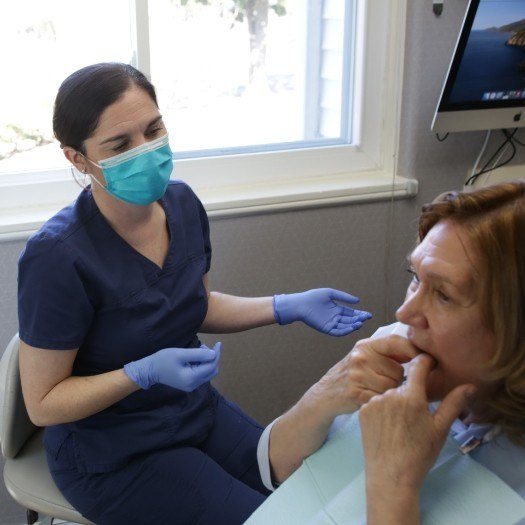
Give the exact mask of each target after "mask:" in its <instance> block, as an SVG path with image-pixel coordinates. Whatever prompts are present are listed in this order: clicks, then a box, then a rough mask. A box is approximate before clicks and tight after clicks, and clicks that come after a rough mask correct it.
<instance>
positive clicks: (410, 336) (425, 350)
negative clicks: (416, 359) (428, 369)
mask: <svg viewBox="0 0 525 525" xmlns="http://www.w3.org/2000/svg"><path fill="white" fill-rule="evenodd" d="M407 338H408V340H409V341H410V342H411V343H412V344H413V345H414V346H415V347H416V348H417V349H418V350H419V351H420V352H423V353H424V354H428V355H429V356H431V357H432V358H433V359H434V360H435V361H436V365H437V364H439V361H438V359H437V357H436V356H435V355H434V354H433V353H432V352H429V351H428V348H427V345H424V344H421V343H420V342H419V341H418V338H417V337H416V336H415V335H414V332H413V330H412V329H411V328H409V329H408V333H407Z"/></svg>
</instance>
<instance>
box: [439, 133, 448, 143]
mask: <svg viewBox="0 0 525 525" xmlns="http://www.w3.org/2000/svg"><path fill="white" fill-rule="evenodd" d="M449 135H450V133H445V136H444V137H443V138H441V137H440V136H439V133H436V138H437V139H438V140H439V142H445V140H447V139H448V136H449Z"/></svg>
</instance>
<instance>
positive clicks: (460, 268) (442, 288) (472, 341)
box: [397, 221, 495, 401]
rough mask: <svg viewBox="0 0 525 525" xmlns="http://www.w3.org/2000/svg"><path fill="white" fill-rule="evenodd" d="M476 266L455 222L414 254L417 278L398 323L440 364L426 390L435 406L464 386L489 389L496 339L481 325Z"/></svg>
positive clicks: (446, 224) (445, 224)
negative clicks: (485, 374)
mask: <svg viewBox="0 0 525 525" xmlns="http://www.w3.org/2000/svg"><path fill="white" fill-rule="evenodd" d="M476 262H477V259H476V256H475V255H474V250H472V249H470V243H469V239H468V237H467V234H466V232H465V231H463V230H462V229H461V227H459V226H457V225H455V224H454V223H453V222H451V221H441V222H439V223H437V224H436V225H435V226H434V227H433V228H432V229H431V230H430V231H429V232H428V234H427V236H426V237H425V238H424V239H423V242H422V243H421V244H420V245H419V246H418V247H417V248H416V249H415V250H414V251H413V252H412V255H411V269H412V270H413V272H414V274H413V279H412V282H411V283H410V285H409V287H408V291H407V295H406V298H405V302H404V303H403V304H402V305H401V307H400V308H399V309H398V310H397V318H398V320H399V321H401V322H402V323H405V324H407V325H409V332H408V337H409V339H410V340H411V342H412V343H413V344H414V345H415V346H417V347H418V348H419V349H420V350H422V351H423V352H426V353H428V354H430V355H431V356H432V357H434V359H435V360H436V361H437V365H436V367H435V369H434V370H433V371H432V372H431V374H430V377H429V384H428V390H427V391H428V395H429V399H430V400H432V401H437V400H439V399H443V397H445V396H446V394H447V393H448V392H450V391H451V390H452V389H453V388H454V387H456V386H458V385H461V384H465V383H473V384H476V385H477V386H478V387H486V385H485V384H484V382H483V380H482V377H483V372H484V371H485V370H486V364H487V361H488V359H489V358H490V357H491V356H492V355H493V352H494V350H495V337H494V334H493V333H492V332H491V331H490V330H488V329H487V328H486V327H485V326H484V325H483V322H482V316H481V308H480V304H479V299H478V295H479V294H478V289H477V287H476V281H477V280H478V279H479V274H478V273H477V271H476Z"/></svg>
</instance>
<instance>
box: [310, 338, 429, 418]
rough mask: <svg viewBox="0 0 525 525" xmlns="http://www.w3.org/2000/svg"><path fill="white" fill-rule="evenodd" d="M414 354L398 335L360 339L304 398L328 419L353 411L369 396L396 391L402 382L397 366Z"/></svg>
mask: <svg viewBox="0 0 525 525" xmlns="http://www.w3.org/2000/svg"><path fill="white" fill-rule="evenodd" d="M418 354H419V351H418V350H417V348H416V347H415V346H414V345H413V344H412V343H411V342H410V341H409V340H408V339H406V338H404V337H400V336H398V335H391V336H388V337H382V338H376V339H363V340H361V341H358V342H357V343H356V345H355V346H354V348H353V350H352V351H351V352H350V353H349V354H348V355H347V356H346V357H345V358H343V359H342V360H341V361H339V362H338V363H337V364H335V365H334V366H333V367H332V368H331V369H330V370H329V371H328V372H327V373H326V374H325V375H324V376H323V377H322V378H321V379H320V380H319V381H318V382H317V383H316V384H315V385H313V386H312V387H311V388H310V390H309V391H308V392H307V393H306V395H305V396H307V397H309V398H310V400H312V399H313V400H314V403H315V404H317V405H318V406H319V409H320V410H322V411H323V412H324V413H325V415H330V416H331V417H336V416H338V415H339V414H345V413H350V412H355V411H356V410H358V409H359V408H360V407H361V406H362V405H364V404H365V403H367V402H368V401H369V400H370V399H371V398H372V397H373V396H376V395H378V394H383V393H384V392H386V391H387V390H389V389H392V388H397V387H398V386H399V385H400V384H401V382H402V380H403V367H402V366H401V363H406V362H408V361H410V360H411V359H413V358H414V357H416V356H417V355H418Z"/></svg>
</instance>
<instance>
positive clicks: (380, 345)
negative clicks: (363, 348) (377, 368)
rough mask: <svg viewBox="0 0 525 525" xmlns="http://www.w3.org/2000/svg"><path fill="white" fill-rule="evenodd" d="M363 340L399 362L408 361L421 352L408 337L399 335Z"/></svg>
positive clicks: (375, 349) (380, 352) (376, 350)
mask: <svg viewBox="0 0 525 525" xmlns="http://www.w3.org/2000/svg"><path fill="white" fill-rule="evenodd" d="M363 342H364V343H366V344H369V345H370V346H371V347H372V348H373V350H374V351H375V352H377V353H379V354H381V355H384V356H386V357H389V358H390V359H393V360H394V361H397V362H398V363H408V362H409V361H411V360H412V359H414V358H415V357H416V356H418V355H419V354H420V353H421V352H420V351H419V350H418V349H417V348H416V347H415V346H414V345H413V344H412V343H411V342H410V341H409V340H408V339H407V338H406V337H401V336H399V335H389V336H388V337H378V338H376V339H367V340H365V341H363Z"/></svg>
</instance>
